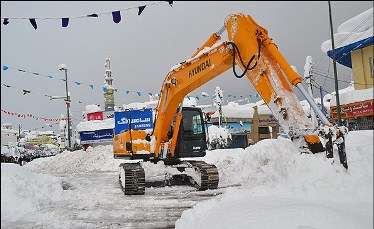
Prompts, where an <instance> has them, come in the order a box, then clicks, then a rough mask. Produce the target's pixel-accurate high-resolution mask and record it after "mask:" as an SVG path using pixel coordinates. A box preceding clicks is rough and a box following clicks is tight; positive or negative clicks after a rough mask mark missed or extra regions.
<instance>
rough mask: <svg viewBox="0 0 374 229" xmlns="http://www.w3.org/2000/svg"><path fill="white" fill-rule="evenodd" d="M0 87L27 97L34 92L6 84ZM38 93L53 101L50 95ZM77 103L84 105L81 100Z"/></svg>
mask: <svg viewBox="0 0 374 229" xmlns="http://www.w3.org/2000/svg"><path fill="white" fill-rule="evenodd" d="M1 86H3V87H5V88H7V89H10V88H12V89H17V90H19V91H20V92H21V94H22V95H24V96H25V95H29V94H31V93H34V91H32V90H31V89H23V88H19V87H15V86H12V85H9V84H7V83H1ZM37 92H38V95H42V96H45V97H48V98H49V99H50V100H52V99H53V96H52V95H48V94H44V93H40V92H39V91H37ZM77 103H79V104H81V103H84V102H83V101H81V100H78V101H77Z"/></svg>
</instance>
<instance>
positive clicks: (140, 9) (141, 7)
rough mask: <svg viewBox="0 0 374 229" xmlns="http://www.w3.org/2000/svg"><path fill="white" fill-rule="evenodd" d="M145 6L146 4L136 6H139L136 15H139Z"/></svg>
mask: <svg viewBox="0 0 374 229" xmlns="http://www.w3.org/2000/svg"><path fill="white" fill-rule="evenodd" d="M145 7H146V5H144V6H139V7H138V8H139V11H138V15H140V14H141V13H142V12H143V10H144V8H145Z"/></svg>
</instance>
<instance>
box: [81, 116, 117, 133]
mask: <svg viewBox="0 0 374 229" xmlns="http://www.w3.org/2000/svg"><path fill="white" fill-rule="evenodd" d="M76 129H77V131H78V132H82V131H95V130H102V129H114V118H107V119H104V120H91V121H84V122H80V123H78V125H77V127H76Z"/></svg>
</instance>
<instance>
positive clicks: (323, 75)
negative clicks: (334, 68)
mask: <svg viewBox="0 0 374 229" xmlns="http://www.w3.org/2000/svg"><path fill="white" fill-rule="evenodd" d="M312 73H313V74H316V75H317V76H322V77H324V78H327V79H332V80H333V79H334V78H332V77H329V76H331V75H325V74H321V73H318V72H315V71H312ZM338 81H339V82H343V83H347V84H356V85H364V86H368V85H370V86H372V85H374V84H365V83H356V82H350V81H345V80H339V79H338Z"/></svg>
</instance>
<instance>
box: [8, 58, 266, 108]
mask: <svg viewBox="0 0 374 229" xmlns="http://www.w3.org/2000/svg"><path fill="white" fill-rule="evenodd" d="M8 70H15V71H18V72H22V73H25V74H29V75H32V76H33V77H42V78H46V79H55V80H59V81H61V82H65V79H64V78H59V77H56V76H54V75H52V74H42V73H38V72H35V71H30V70H27V69H25V68H17V67H13V66H9V65H3V71H8ZM69 82H71V83H74V85H75V86H77V87H81V86H87V85H88V87H89V89H91V91H94V90H95V89H96V88H101V90H102V92H104V93H105V92H107V90H108V89H107V87H106V86H103V85H101V86H100V87H99V86H97V85H95V84H94V83H91V82H89V83H88V82H82V81H76V80H75V81H74V80H69ZM2 85H3V86H6V87H8V88H9V87H12V86H10V85H5V84H2ZM21 90H22V92H23V95H26V94H29V93H30V92H31V90H26V89H21ZM114 91H115V92H121V91H122V92H123V93H124V94H125V95H137V96H151V97H158V96H159V94H158V93H154V92H149V91H143V90H119V89H118V88H114ZM45 96H47V97H49V98H51V96H49V95H45ZM190 97H194V98H196V99H197V100H200V98H209V97H210V98H213V97H214V95H212V96H209V94H208V93H206V92H201V96H198V95H196V96H187V98H190ZM224 98H226V99H228V100H230V99H244V98H249V99H257V98H260V97H259V95H258V94H255V95H248V96H243V95H231V94H227V95H225V96H224ZM78 103H82V101H80V100H79V101H78Z"/></svg>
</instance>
